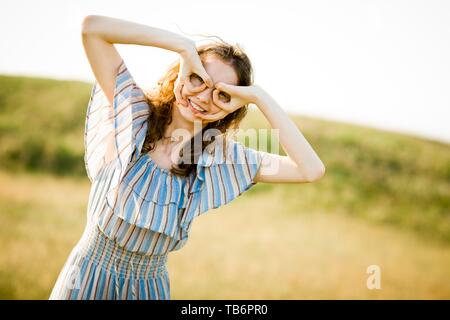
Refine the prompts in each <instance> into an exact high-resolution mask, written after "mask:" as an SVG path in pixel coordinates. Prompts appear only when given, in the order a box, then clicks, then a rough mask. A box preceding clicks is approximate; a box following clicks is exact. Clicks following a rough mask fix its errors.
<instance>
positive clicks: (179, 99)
mask: <svg viewBox="0 0 450 320" xmlns="http://www.w3.org/2000/svg"><path fill="white" fill-rule="evenodd" d="M182 89H183V83H181V82H179V83H178V84H177V86H176V87H175V89H174V94H175V99H176V101H177V103H179V104H181V105H184V106H186V105H187V104H186V101H185V100H184V98H183V97H182V95H181V92H182Z"/></svg>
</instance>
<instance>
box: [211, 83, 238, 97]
mask: <svg viewBox="0 0 450 320" xmlns="http://www.w3.org/2000/svg"><path fill="white" fill-rule="evenodd" d="M214 87H215V88H216V89H218V90H220V91H225V92H226V93H229V94H231V95H233V94H235V93H236V90H235V87H236V86H233V85H231V84H228V83H225V82H218V83H216V84H215V85H214Z"/></svg>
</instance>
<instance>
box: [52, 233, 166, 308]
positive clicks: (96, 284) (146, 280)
mask: <svg viewBox="0 0 450 320" xmlns="http://www.w3.org/2000/svg"><path fill="white" fill-rule="evenodd" d="M167 255H168V254H163V255H144V254H140V253H137V252H132V251H128V250H126V249H124V248H123V247H120V246H118V245H117V242H116V241H113V240H111V239H109V238H108V237H106V236H105V235H104V234H103V233H102V232H101V230H100V229H99V228H98V226H97V225H90V226H88V227H87V228H86V230H85V233H84V235H83V237H82V238H81V239H80V241H79V242H78V244H77V245H76V246H75V248H74V249H73V250H72V252H71V253H70V255H69V258H68V259H67V261H66V263H65V264H64V267H63V269H62V271H61V273H60V274H59V276H58V279H57V281H56V284H55V286H54V288H53V290H52V292H51V295H50V297H49V299H50V300H97V299H101V300H116V299H117V300H170V282H169V274H168V271H167V268H166V262H167Z"/></svg>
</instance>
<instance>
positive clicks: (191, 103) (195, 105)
mask: <svg viewBox="0 0 450 320" xmlns="http://www.w3.org/2000/svg"><path fill="white" fill-rule="evenodd" d="M187 100H188V102H189V106H190V108H191V109H192V110H193V111H197V112H199V113H202V114H205V113H207V112H208V111H206V110H205V109H203V108H202V107H200V106H199V105H197V104H195V102H192V101H191V99H187Z"/></svg>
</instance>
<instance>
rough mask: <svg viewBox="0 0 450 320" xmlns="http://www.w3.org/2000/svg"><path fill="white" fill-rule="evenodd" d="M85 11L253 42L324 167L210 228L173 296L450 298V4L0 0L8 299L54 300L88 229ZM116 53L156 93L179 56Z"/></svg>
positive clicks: (1, 211) (191, 251)
mask: <svg viewBox="0 0 450 320" xmlns="http://www.w3.org/2000/svg"><path fill="white" fill-rule="evenodd" d="M88 14H99V15H107V16H113V17H117V18H121V19H125V20H131V21H134V22H138V23H143V24H148V25H151V26H155V27H159V28H164V29H168V30H171V31H173V32H178V33H183V34H185V35H186V36H188V37H191V38H192V39H194V40H196V41H198V44H201V43H202V41H203V40H202V39H203V38H201V37H199V35H200V34H202V35H217V36H220V37H221V38H222V39H224V40H225V41H228V42H230V43H238V44H240V45H241V46H242V47H243V49H244V50H245V51H246V52H247V53H248V55H249V56H250V58H251V60H252V63H253V66H254V71H255V82H256V83H258V84H260V85H261V86H262V87H264V88H265V89H266V90H267V91H268V92H269V93H270V94H271V95H272V96H273V97H274V98H275V99H276V100H277V101H278V102H279V103H280V105H281V106H282V107H283V108H284V109H285V110H286V112H288V113H289V115H290V117H291V118H292V119H293V120H294V121H295V123H296V124H297V125H298V128H299V129H300V131H301V132H302V133H303V135H304V136H305V137H306V138H307V140H308V141H309V142H310V144H311V145H312V147H313V148H314V150H315V151H316V152H317V154H318V155H319V157H320V158H321V159H322V161H323V162H324V164H325V166H326V168H327V171H326V175H325V176H324V178H322V179H321V180H320V181H318V182H316V183H312V184H297V185H295V184H262V183H261V184H258V185H256V186H254V187H253V188H252V189H251V190H249V191H248V192H247V193H246V195H245V196H243V197H239V198H238V199H236V200H235V201H233V202H232V203H230V204H228V205H226V206H224V207H221V208H219V209H216V210H213V211H210V213H214V214H205V215H203V216H201V217H199V218H198V219H197V220H196V222H195V225H194V226H193V228H192V232H191V235H190V240H189V242H188V243H187V245H186V246H185V247H184V248H183V249H181V250H180V251H175V252H172V253H171V255H170V257H169V262H168V268H169V273H170V280H171V295H172V299H433V298H435V299H449V298H450V281H449V279H450V145H449V143H450V128H449V127H450V126H449V122H450V121H449V120H450V91H449V88H450V60H449V59H448V57H449V56H450V42H449V41H448V39H449V38H450V3H449V2H446V1H437V0H432V1H399V0H394V1H350V0H342V1H286V0H280V1H276V2H274V1H235V0H232V1H226V2H223V1H191V2H186V1H165V2H163V3H155V2H149V1H133V0H129V1H127V2H123V1H100V0H95V1H87V0H86V1H64V2H62V1H56V0H54V1H50V0H44V1H39V2H35V1H30V0H28V1H24V0H20V1H17V0H14V1H12V0H3V1H2V2H1V4H0V37H1V39H2V40H1V42H0V243H1V244H2V250H1V253H0V299H47V298H48V296H49V294H50V291H51V289H52V287H53V285H54V282H55V281H56V278H57V276H58V274H59V272H60V271H61V268H62V266H63V264H64V262H65V260H66V259H67V257H68V255H69V253H70V251H71V249H72V248H73V246H74V245H75V244H76V243H77V241H78V240H79V238H80V237H81V234H82V231H83V229H84V226H85V223H86V209H87V201H88V195H89V188H90V184H89V180H88V178H87V176H86V171H85V168H84V162H83V154H84V149H83V148H84V144H83V143H84V141H83V138H84V136H83V134H84V131H83V130H84V121H85V116H86V107H87V103H88V100H89V96H90V93H91V88H92V84H93V81H94V76H93V74H92V71H91V69H90V66H89V63H88V60H87V58H86V56H85V53H84V50H83V47H82V42H81V22H82V20H83V18H84V17H85V16H86V15H88ZM116 47H117V48H118V50H119V51H120V53H121V55H122V57H123V58H124V60H125V62H126V63H127V66H128V67H129V69H130V72H131V73H132V74H133V76H134V77H135V79H136V80H137V82H138V84H139V85H141V86H142V87H144V88H146V87H147V88H150V87H153V86H154V85H156V82H157V80H158V79H159V77H160V76H161V75H162V74H163V72H164V71H165V69H166V68H167V67H168V65H169V64H170V63H171V62H172V61H174V60H175V59H177V54H176V53H173V52H170V51H166V50H162V49H159V48H152V47H145V46H136V45H116ZM250 127H252V128H270V125H269V123H268V122H267V120H266V119H265V118H264V116H263V115H262V113H261V112H260V111H259V110H258V108H257V106H252V108H251V110H250V112H249V114H248V117H247V118H246V119H245V121H244V123H243V125H242V128H243V129H245V128H250ZM280 150H281V151H282V152H283V149H282V147H280ZM371 265H375V266H378V267H379V270H380V271H381V273H380V275H381V278H380V284H381V287H380V288H377V289H369V288H368V286H367V279H368V277H369V276H370V274H368V273H367V269H368V267H369V266H371Z"/></svg>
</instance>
